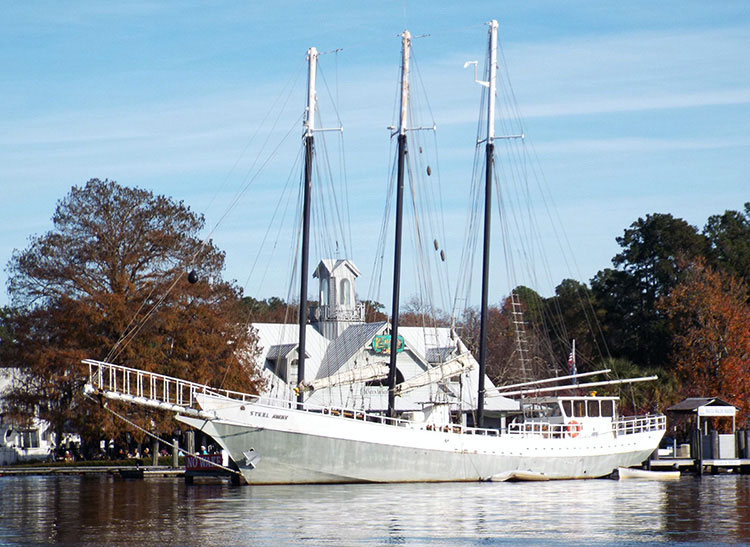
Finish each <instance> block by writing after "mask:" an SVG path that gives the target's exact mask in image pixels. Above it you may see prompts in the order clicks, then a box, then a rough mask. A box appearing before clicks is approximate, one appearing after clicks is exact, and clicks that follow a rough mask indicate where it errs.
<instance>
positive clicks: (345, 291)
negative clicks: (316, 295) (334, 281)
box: [339, 279, 351, 306]
mask: <svg viewBox="0 0 750 547" xmlns="http://www.w3.org/2000/svg"><path fill="white" fill-rule="evenodd" d="M350 286H351V283H349V280H348V279H342V280H341V294H340V295H339V298H340V300H339V303H340V304H341V305H342V306H348V305H349V304H350V301H351V298H350V294H349V293H350V292H351V289H350Z"/></svg>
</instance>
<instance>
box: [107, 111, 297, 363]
mask: <svg viewBox="0 0 750 547" xmlns="http://www.w3.org/2000/svg"><path fill="white" fill-rule="evenodd" d="M300 119H301V118H300ZM289 134H290V132H287V134H286V135H285V137H284V139H282V141H281V142H279V144H278V145H277V146H276V148H275V149H274V151H273V153H272V156H271V157H273V155H275V153H276V152H277V151H278V149H279V148H280V147H281V144H282V143H283V142H284V141H285V140H286V138H287V137H288V135H289ZM271 157H269V158H268V159H267V160H266V161H265V162H264V163H263V165H262V166H261V169H260V171H258V172H257V173H256V175H255V176H254V177H253V178H252V179H251V180H250V181H249V182H248V183H247V184H246V186H245V188H244V190H243V191H242V192H241V193H240V194H238V195H237V196H236V198H235V199H234V201H233V202H232V204H231V205H230V207H229V209H227V211H226V212H225V213H224V215H222V217H221V218H220V220H219V223H217V224H216V225H215V226H214V228H213V229H212V230H211V231H210V232H209V233H208V234H207V235H206V237H204V238H203V240H202V241H201V242H200V244H199V245H198V248H197V249H196V251H195V252H194V253H193V255H192V257H191V262H194V261H195V259H196V257H197V256H198V254H199V253H200V252H201V251H202V250H203V249H204V248H205V247H206V243H207V241H208V240H209V239H210V237H211V236H212V235H213V233H214V231H215V230H216V228H217V227H218V225H219V224H220V223H221V221H223V220H224V218H226V216H227V215H228V214H229V211H230V210H231V209H232V208H233V207H234V206H235V205H236V204H237V202H238V201H239V198H240V196H241V195H242V194H243V193H244V192H245V191H247V189H248V188H249V186H250V184H251V183H252V182H253V181H254V180H256V179H257V178H258V177H259V176H260V173H261V172H262V170H263V168H265V166H266V165H267V164H268V163H269V162H270V161H271ZM184 275H185V272H184V269H183V271H181V272H180V274H179V275H177V276H176V277H175V279H174V280H173V281H172V283H171V284H169V286H168V288H167V291H166V292H165V294H164V295H162V296H161V297H160V298H159V299H158V300H157V302H156V303H155V304H154V306H153V307H152V308H151V309H150V310H149V311H148V312H147V313H146V315H145V316H144V317H143V318H142V319H141V320H140V321H139V324H138V326H137V327H136V328H135V329H134V330H132V331H130V332H129V333H128V334H127V335H125V336H123V337H121V339H120V340H118V342H117V343H116V344H115V347H116V346H118V345H120V343H121V347H120V349H119V351H117V352H116V353H114V347H113V348H112V350H111V351H110V352H109V353H108V355H111V356H112V357H111V359H116V358H117V357H118V356H119V355H120V354H121V353H122V352H123V350H124V349H125V348H126V347H127V346H128V344H129V343H130V341H132V340H133V339H134V337H135V335H136V334H138V333H139V332H140V330H141V329H142V328H143V326H145V324H146V322H147V321H148V319H149V318H150V317H151V316H152V315H153V314H154V313H155V311H156V309H157V308H158V307H159V306H160V305H161V304H162V302H164V300H165V299H166V297H167V296H168V295H169V294H170V293H171V292H172V290H173V289H174V287H175V286H176V285H177V283H178V282H179V281H180V279H182V277H183V276H184Z"/></svg>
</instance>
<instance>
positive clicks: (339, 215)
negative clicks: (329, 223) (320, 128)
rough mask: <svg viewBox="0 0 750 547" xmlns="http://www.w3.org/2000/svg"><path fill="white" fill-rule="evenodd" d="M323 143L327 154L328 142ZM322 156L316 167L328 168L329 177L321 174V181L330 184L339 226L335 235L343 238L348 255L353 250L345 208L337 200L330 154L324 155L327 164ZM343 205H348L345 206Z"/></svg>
mask: <svg viewBox="0 0 750 547" xmlns="http://www.w3.org/2000/svg"><path fill="white" fill-rule="evenodd" d="M322 143H323V151H324V152H327V141H326V140H325V139H322ZM320 156H321V155H320V154H319V155H318V158H319V159H318V162H316V163H317V165H316V167H325V168H326V172H327V173H328V177H323V176H322V175H321V174H320V173H319V179H320V180H321V181H325V182H329V183H330V202H331V204H332V205H333V210H334V212H335V215H336V220H337V222H338V226H337V228H335V229H334V233H335V234H336V235H340V236H341V239H342V244H343V247H344V251H345V254H347V255H348V254H349V251H350V250H351V248H350V246H349V244H348V243H347V241H346V232H345V230H344V219H343V215H342V212H341V210H342V208H343V207H342V204H340V203H339V200H338V199H337V195H338V193H337V192H336V188H335V184H334V181H333V171H332V169H331V165H330V162H329V157H328V154H327V153H325V154H323V155H322V156H323V158H324V159H325V162H323V159H322V158H320ZM321 164H322V165H321ZM321 190H322V189H321ZM343 205H346V204H343ZM337 239H338V238H337Z"/></svg>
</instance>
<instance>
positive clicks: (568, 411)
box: [562, 401, 573, 417]
mask: <svg viewBox="0 0 750 547" xmlns="http://www.w3.org/2000/svg"><path fill="white" fill-rule="evenodd" d="M562 407H563V412H565V415H566V416H568V417H570V416H572V415H573V403H572V402H571V401H563V402H562Z"/></svg>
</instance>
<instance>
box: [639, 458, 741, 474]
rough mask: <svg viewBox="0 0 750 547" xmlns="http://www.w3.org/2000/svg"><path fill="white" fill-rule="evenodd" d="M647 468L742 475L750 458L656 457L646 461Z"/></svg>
mask: <svg viewBox="0 0 750 547" xmlns="http://www.w3.org/2000/svg"><path fill="white" fill-rule="evenodd" d="M647 467H648V469H653V470H655V471H656V470H665V469H675V470H679V471H687V472H693V473H697V474H699V475H703V474H704V473H708V474H711V475H715V474H717V473H722V472H723V473H727V472H728V473H740V474H743V475H746V474H750V459H748V458H729V459H705V460H695V459H694V458H658V459H652V460H649V461H648V464H647Z"/></svg>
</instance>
